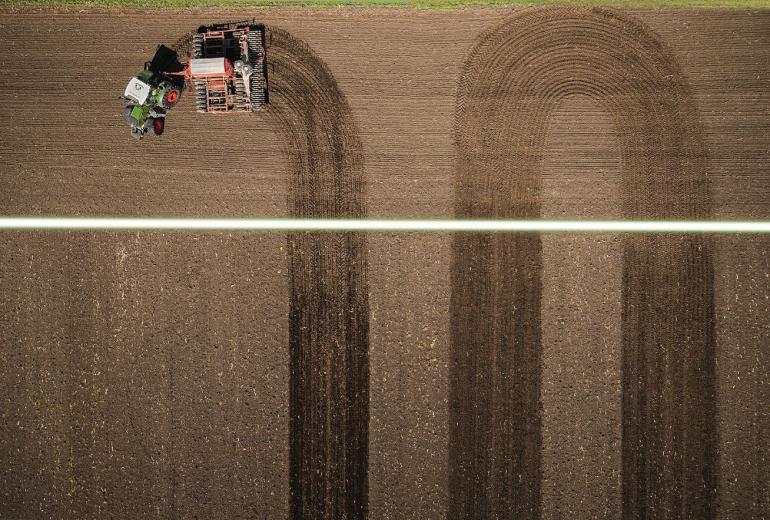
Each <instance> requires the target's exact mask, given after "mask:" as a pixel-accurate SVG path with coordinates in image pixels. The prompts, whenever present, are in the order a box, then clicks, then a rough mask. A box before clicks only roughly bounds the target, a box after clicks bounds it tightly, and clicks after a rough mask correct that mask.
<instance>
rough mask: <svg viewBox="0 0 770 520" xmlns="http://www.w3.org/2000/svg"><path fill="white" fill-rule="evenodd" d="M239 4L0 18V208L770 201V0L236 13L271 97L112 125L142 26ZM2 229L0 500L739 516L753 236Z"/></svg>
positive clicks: (757, 324)
mask: <svg viewBox="0 0 770 520" xmlns="http://www.w3.org/2000/svg"><path fill="white" fill-rule="evenodd" d="M252 14H253V13H248V14H247V15H244V13H234V12H210V11H200V12H184V13H180V14H178V15H175V16H173V17H172V18H168V17H156V16H154V15H153V13H133V12H122V13H98V12H85V13H80V12H74V11H73V12H68V13H66V14H55V15H52V13H51V12H49V11H38V12H35V11H32V10H22V11H14V12H4V13H0V30H2V31H3V34H4V40H5V42H6V57H5V59H4V61H3V74H2V75H1V76H0V125H2V126H3V128H4V134H3V138H2V140H0V172H2V174H0V209H1V210H2V211H0V212H1V213H3V214H29V213H41V214H89V215H94V214H126V215H159V214H167V215H179V214H184V215H233V216H240V215H267V216H283V215H307V216H320V215H324V216H326V215H340V216H348V215H353V216H360V215H364V214H367V213H368V214H369V215H376V216H425V215H435V216H451V215H452V214H458V215H471V216H477V215H514V216H518V215H531V216H538V215H542V216H550V217H559V216H562V217H563V216H580V215H586V216H591V217H594V218H601V217H608V218H613V217H620V216H626V217H644V218H657V217H664V216H667V217H676V218H689V217H698V218H701V217H706V216H709V215H711V216H712V217H714V218H770V204H769V203H768V202H769V201H768V193H770V171H768V169H767V164H768V161H767V150H768V149H770V113H768V110H770V91H768V89H767V84H768V81H770V68H769V67H768V56H770V55H769V54H768V53H770V30H768V29H769V28H770V11H758V12H748V11H747V12H741V11H719V10H713V11H712V10H709V11H656V12H634V13H625V14H617V13H610V12H607V11H602V10H594V11H582V10H572V9H567V10H564V9H559V10H537V11H528V12H527V13H524V12H522V13H521V14H517V13H516V12H515V11H513V10H510V9H472V10H462V11H402V10H393V9H384V10H360V11H356V10H321V11H303V10H290V9H289V10H282V9H271V10H265V11H259V13H258V16H259V17H260V20H261V21H264V22H265V23H267V24H269V26H271V27H272V29H271V31H272V33H273V47H272V48H271V49H270V51H269V52H271V59H272V60H273V62H274V63H275V64H276V69H275V71H274V73H273V74H272V76H271V80H272V83H271V88H272V89H273V90H272V92H271V95H272V97H271V101H272V102H273V107H272V108H271V110H269V111H268V112H266V113H265V114H262V115H256V116H248V117H247V116H243V117H242V116H233V117H222V118H218V117H206V116H202V115H199V114H195V113H194V110H193V108H192V102H191V100H190V98H189V97H186V98H183V100H182V102H181V105H180V106H179V107H178V108H177V109H175V111H174V112H173V113H172V114H171V116H170V117H169V121H168V126H167V132H166V134H165V135H164V136H163V138H162V139H155V140H152V139H145V140H144V141H143V142H141V143H136V142H133V141H132V140H131V139H130V137H129V136H128V132H127V129H126V128H125V126H124V125H123V122H122V119H121V118H120V115H119V110H120V108H121V106H120V103H119V102H116V101H115V97H116V96H117V93H119V92H120V91H121V89H122V88H123V87H124V84H125V81H126V80H127V79H128V77H129V76H130V74H131V73H132V72H133V69H134V68H135V67H137V66H140V65H141V63H142V62H143V61H144V60H145V59H147V57H148V56H149V55H151V53H152V50H153V48H154V46H155V45H157V44H158V43H160V42H167V43H168V42H173V41H175V40H176V39H178V38H180V37H182V36H183V35H185V34H186V33H188V32H189V30H190V29H191V28H194V27H197V26H198V25H201V24H203V23H210V22H212V21H218V20H233V19H241V18H244V17H246V16H251V15H252ZM73 27H77V28H78V29H79V30H78V31H73ZM278 27H280V28H281V29H277V28H278ZM514 29H515V30H514ZM509 37H510V38H509ZM302 41H304V42H307V44H309V46H308V45H305V44H304V43H302ZM30 42H34V44H31V43H30ZM311 47H312V49H311ZM473 49H476V51H473ZM500 50H504V51H505V52H502V53H500V52H499V51H500ZM469 53H470V54H469ZM114 56H119V57H120V59H114V58H113V57H114ZM576 57H577V58H578V59H577V61H575V59H576ZM485 59H488V60H492V64H491V66H485V65H484V60H485ZM500 60H502V61H500ZM522 60H524V61H522ZM526 60H530V61H526ZM526 64H534V65H535V66H536V67H540V69H539V71H538V70H536V69H535V68H531V69H530V68H527V67H526V66H525V65H526ZM31 70H34V71H45V75H44V77H42V78H43V79H41V76H39V73H36V74H37V75H35V76H34V77H33V76H31V75H30V71H31ZM517 70H518V72H516V71H517ZM592 70H602V74H601V75H597V74H592ZM458 78H464V79H462V80H461V82H460V85H459V87H460V88H459V89H458ZM498 80H499V81H498ZM527 80H531V81H530V82H529V83H527V84H525V85H524V86H523V87H522V84H521V83H517V81H518V82H522V81H527ZM464 89H467V90H464ZM544 92H553V94H554V95H553V96H550V97H549V96H545V95H543V93H544ZM458 100H459V103H458ZM463 100H464V102H463ZM458 106H459V108H460V110H456V108H457V107H458ZM456 112H457V113H456ZM453 122H454V125H455V130H454V137H456V139H455V138H453ZM546 123H547V124H546ZM474 125H476V128H482V129H485V131H479V132H468V130H470V129H473V128H474ZM9 129H12V131H9ZM555 136H558V139H557V138H556V137H555ZM482 138H483V141H476V142H474V140H480V139H482ZM480 151H483V153H482V154H479V152H480ZM479 164H484V168H478V165H479ZM481 173H483V174H485V175H486V173H490V174H491V175H489V177H488V179H487V180H486V181H485V182H484V180H483V179H481V178H480V177H479V174H481ZM706 175H708V186H710V187H711V189H710V190H709V189H706V186H707V184H706V183H705V182H704V178H705V176H706ZM364 181H365V182H366V189H364ZM476 182H482V184H481V186H480V187H479V186H476V185H474V183H476ZM455 195H456V197H455ZM365 208H366V209H365ZM0 250H1V251H3V260H2V261H1V262H0V308H2V309H3V313H2V315H0V337H2V338H4V339H3V340H2V349H0V400H1V401H0V413H2V422H0V464H1V467H2V469H0V482H2V484H1V485H0V494H1V495H2V499H1V500H2V513H3V514H2V515H0V516H3V517H9V518H29V517H55V518H81V517H86V516H94V517H111V516H118V517H128V518H151V517H164V518H169V517H170V518H193V517H201V518H210V517H228V518H239V517H250V518H253V517H258V518H285V517H287V516H293V517H306V516H308V517H325V518H339V517H348V518H354V517H361V516H365V515H367V514H368V516H370V517H372V518H442V517H447V516H449V517H450V518H456V517H461V516H465V517H483V516H492V515H491V511H490V510H491V509H495V510H497V512H498V515H497V516H500V517H504V516H507V515H509V514H512V513H514V512H516V513H518V515H517V516H527V515H531V516H536V515H537V514H538V512H539V515H540V516H541V517H543V518H562V517H575V518H588V517H607V518H617V517H619V516H621V515H622V514H623V513H624V511H625V513H626V516H633V515H635V514H646V515H647V516H654V517H657V516H666V515H668V516H676V515H680V516H690V517H720V518H761V517H762V516H763V515H764V514H766V510H767V502H766V497H767V496H770V489H769V488H768V482H770V475H768V470H767V468H768V467H770V464H768V463H767V461H768V453H770V451H769V450H770V447H769V445H768V442H770V441H769V440H768V436H767V431H768V430H770V423H769V422H768V421H770V417H769V415H768V413H767V409H768V408H770V407H769V406H768V405H769V404H770V402H769V401H768V394H767V388H769V387H770V384H769V383H768V380H767V376H768V374H769V373H770V359H768V351H767V349H764V348H763V347H764V345H766V344H768V342H770V324H769V323H768V320H767V316H768V315H770V308H768V298H767V295H768V294H770V279H768V278H767V276H766V275H767V272H768V258H769V257H770V241H768V239H767V238H766V237H755V238H737V237H736V238H733V237H722V238H709V239H705V238H695V237H679V238H677V237H657V238H650V237H618V236H615V237H612V236H580V237H562V236H551V235H549V236H543V237H535V236H520V237H512V236H491V237H490V236H475V235H462V236H448V235H431V236H422V235H388V234H380V235H371V236H368V237H366V240H365V239H364V237H362V236H357V235H332V234H326V235H315V234H295V235H292V236H289V237H286V236H280V235H272V234H191V233H139V234H137V233H119V234H90V233H4V234H2V235H0ZM468 272H470V273H471V274H470V275H468ZM514 307H515V311H514ZM483 345H490V346H492V347H493V348H484V347H483ZM640 345H645V346H646V348H644V349H642V348H639V346H640ZM672 345H676V346H677V347H676V348H674V347H672ZM505 353H507V354H509V355H507V356H506V355H503V354H505ZM642 354H644V356H642ZM717 362H718V363H717ZM717 366H718V367H719V370H716V367H717ZM332 367H333V368H332ZM522 418H523V419H522ZM634 439H636V440H637V441H638V442H636V443H635V442H634ZM511 454H513V455H511ZM587 496H588V497H589V499H586V497H587Z"/></svg>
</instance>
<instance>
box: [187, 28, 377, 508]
mask: <svg viewBox="0 0 770 520" xmlns="http://www.w3.org/2000/svg"><path fill="white" fill-rule="evenodd" d="M266 38H267V42H268V51H267V52H268V61H269V67H270V71H269V76H268V78H269V79H268V81H269V88H270V105H269V106H268V110H267V111H266V114H267V116H268V119H269V120H270V121H271V123H272V125H273V126H274V128H275V129H276V131H277V132H278V133H279V134H280V135H281V136H282V137H283V145H284V152H285V154H286V156H287V157H288V159H289V163H290V171H291V179H290V181H289V183H290V186H289V201H288V206H289V212H290V215H291V216H292V217H300V218H313V217H318V218H330V217H339V218H348V217H349V218H359V217H364V216H365V201H364V173H363V154H362V149H361V141H360V139H359V137H358V129H357V128H356V126H355V123H354V121H353V116H352V113H351V111H350V107H349V105H348V103H347V100H346V99H345V96H344V94H343V93H342V91H341V90H340V89H339V86H338V85H337V82H336V81H335V79H334V76H333V75H332V73H331V71H330V70H329V67H328V66H327V65H326V64H325V63H324V62H323V60H322V59H321V58H319V57H318V56H317V55H316V54H315V52H313V50H312V49H311V48H310V46H309V45H308V44H307V43H305V42H304V41H302V40H299V39H297V38H295V37H293V36H292V35H291V34H289V33H288V32H287V31H284V30H282V29H278V28H274V27H267V28H266ZM189 41H191V35H186V36H185V37H182V38H181V39H180V40H179V41H178V42H177V43H176V44H175V45H174V49H175V50H177V52H178V53H179V56H180V58H181V59H183V60H184V59H186V58H187V56H189V52H190V45H189ZM287 245H288V261H289V291H290V295H289V350H290V383H289V387H290V388H289V400H290V403H289V431H290V433H289V435H290V440H289V450H290V461H289V467H290V468H289V479H290V482H289V486H290V516H291V517H292V518H303V519H305V518H351V519H352V518H364V517H366V514H367V502H368V432H369V300H368V286H367V261H366V239H365V236H364V235H363V234H360V233H290V234H289V235H288V239H287Z"/></svg>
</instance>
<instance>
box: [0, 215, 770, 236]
mask: <svg viewBox="0 0 770 520" xmlns="http://www.w3.org/2000/svg"><path fill="white" fill-rule="evenodd" d="M0 230H84V231H152V230H157V231H183V230H189V231H338V232H339V231H383V232H430V231H437V232H460V231H466V232H496V233H514V232H538V233H539V232H542V233H591V232H594V233H770V221H730V220H726V221H704V220H698V221H685V220H682V221H679V220H644V221H634V220H456V219H398V220H397V219H315V218H296V219H289V218H286V219H274V218H145V217H142V218H132V217H125V218H124V217H101V218H93V217H0Z"/></svg>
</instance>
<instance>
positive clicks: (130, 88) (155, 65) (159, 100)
mask: <svg viewBox="0 0 770 520" xmlns="http://www.w3.org/2000/svg"><path fill="white" fill-rule="evenodd" d="M175 64H178V61H176V53H175V52H174V51H172V50H171V49H169V48H168V47H165V46H163V45H161V46H160V47H158V50H157V51H156V52H155V57H154V58H153V60H152V61H148V62H147V63H145V64H144V69H143V70H141V71H140V72H138V73H137V74H136V75H135V76H134V77H133V78H131V79H130V80H129V82H128V85H126V89H125V91H124V92H123V95H122V96H121V98H122V99H124V100H126V101H128V102H129V104H128V106H126V107H125V108H124V109H123V117H124V119H125V120H126V123H128V125H129V126H130V127H131V135H132V136H133V137H134V138H136V139H141V138H143V137H144V136H145V134H148V133H149V134H152V135H161V134H162V133H163V130H164V128H165V119H166V113H167V112H168V111H169V110H170V109H171V108H172V107H173V106H174V105H176V103H177V101H179V96H180V95H181V93H182V87H183V86H184V81H183V80H180V79H178V78H176V77H174V76H170V75H168V74H167V73H169V72H171V73H173V72H174V71H175V70H174V69H178V67H175Z"/></svg>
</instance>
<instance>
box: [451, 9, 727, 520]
mask: <svg viewBox="0 0 770 520" xmlns="http://www.w3.org/2000/svg"><path fill="white" fill-rule="evenodd" d="M572 95H585V96H589V97H591V98H594V99H596V100H597V101H598V102H600V103H601V104H602V105H604V106H605V107H606V109H607V110H608V111H609V112H610V113H611V115H612V118H613V120H614V124H615V126H616V128H617V129H618V132H619V136H620V144H621V157H622V162H623V171H624V174H623V179H622V197H623V200H622V207H623V213H624V217H625V218H629V219H642V218H658V219H660V218H670V219H677V218H679V219H681V218H705V217H707V216H708V212H709V205H710V198H709V190H708V186H707V178H706V169H707V166H708V159H707V156H706V149H705V144H704V140H703V137H702V135H701V130H700V126H699V120H698V115H697V109H696V107H695V104H694V102H693V100H692V97H691V95H690V92H689V90H688V87H687V85H686V82H685V79H684V76H683V74H682V72H681V70H680V69H679V66H678V65H677V63H676V60H675V58H674V57H673V56H672V55H671V53H670V52H669V51H668V50H667V49H666V48H665V47H664V46H663V45H662V44H661V43H660V42H659V41H658V40H657V38H656V37H655V35H654V34H653V33H652V32H651V31H650V30H649V29H648V28H647V27H645V26H644V25H642V24H641V23H640V22H638V21H636V20H634V19H632V18H630V17H628V16H625V15H621V14H619V13H617V12H615V11H611V10H607V9H598V8H596V9H581V8H572V7H555V8H544V9H533V10H527V11H524V12H522V13H520V14H516V15H514V16H512V17H510V18H509V19H507V20H506V21H504V22H503V23H502V24H500V25H499V26H497V27H495V28H493V29H491V30H489V31H487V32H486V33H484V34H483V35H482V36H481V37H480V38H479V39H478V40H477V43H476V45H475V46H474V48H473V49H472V51H471V53H470V54H469V56H468V58H467V59H466V62H465V65H464V69H463V73H462V75H461V78H460V82H459V86H458V94H457V105H456V115H455V138H456V143H457V147H458V148H457V153H458V158H457V161H458V162H457V165H458V166H457V173H456V180H455V189H456V201H455V215H456V216H457V217H458V218H474V217H487V218H488V217H496V218H538V217H539V216H540V181H539V177H540V171H539V166H540V163H541V160H542V150H543V143H544V138H545V136H546V134H547V132H548V124H549V123H548V121H549V115H550V114H551V113H552V112H553V111H554V110H555V108H556V107H557V106H558V104H559V102H560V101H561V100H562V99H564V98H565V97H567V96H572ZM683 195H685V196H683ZM541 256H542V253H541V244H540V239H539V237H537V236H505V235H478V234H476V235H458V236H456V237H455V238H454V241H453V255H452V267H451V272H452V275H451V276H452V303H451V319H452V325H451V331H452V347H451V348H452V360H453V361H452V367H451V375H450V410H451V412H450V413H451V416H452V421H451V424H452V430H451V432H450V468H451V469H450V494H451V497H452V498H451V504H450V514H449V516H450V517H451V518H458V517H465V518H470V517H478V516H479V515H482V516H483V515H485V514H490V513H492V514H494V515H496V516H502V517H511V518H513V517H522V516H525V517H531V518H536V517H538V516H539V507H540V506H539V494H540V480H541V469H540V415H539V406H540V405H539V392H540V383H539V377H540V287H541V280H540V277H541V272H542V258H541ZM711 256H712V254H711V249H710V243H709V242H708V241H707V240H705V239H703V238H702V237H699V236H691V237H671V236H627V237H626V238H625V239H624V265H625V268H624V281H623V301H624V303H623V316H622V319H623V373H624V379H623V453H622V459H623V497H624V498H623V509H624V516H625V517H628V518H637V517H655V516H658V515H665V514H667V512H676V514H680V515H682V516H685V517H699V518H707V517H711V516H713V513H714V496H715V487H716V478H715V465H716V420H715V413H716V408H715V395H714V339H715V338H714V332H713V331H714V310H713V268H712V260H711ZM510 454H513V456H510Z"/></svg>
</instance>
